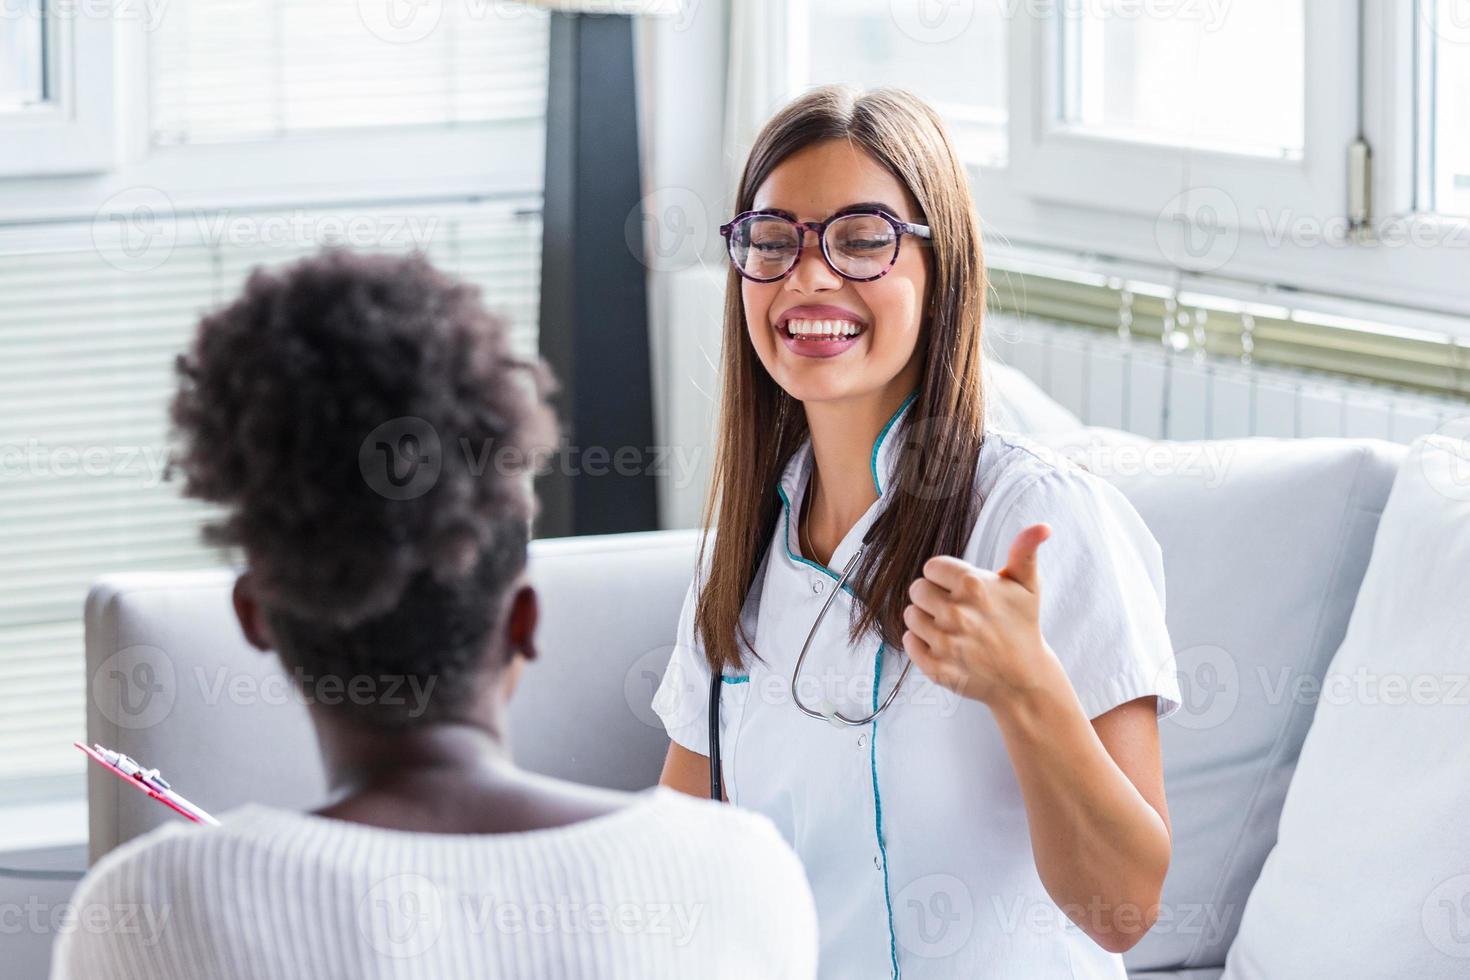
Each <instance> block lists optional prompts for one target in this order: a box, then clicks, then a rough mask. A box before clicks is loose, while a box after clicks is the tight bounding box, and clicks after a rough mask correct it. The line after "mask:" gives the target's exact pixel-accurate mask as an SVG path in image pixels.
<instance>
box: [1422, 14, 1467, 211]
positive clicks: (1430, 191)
mask: <svg viewBox="0 0 1470 980" xmlns="http://www.w3.org/2000/svg"><path fill="white" fill-rule="evenodd" d="M1420 10H1421V13H1422V14H1423V16H1424V20H1425V22H1426V24H1427V26H1428V27H1429V30H1427V31H1424V32H1423V34H1422V35H1421V36H1422V37H1423V38H1424V45H1423V47H1422V48H1421V51H1420V56H1421V57H1422V58H1425V59H1427V61H1426V64H1425V65H1424V66H1421V67H1422V68H1425V69H1427V70H1421V72H1420V78H1421V79H1423V80H1424V83H1425V91H1424V92H1423V93H1422V97H1423V98H1424V99H1426V100H1427V101H1426V104H1425V106H1424V107H1423V109H1422V110H1421V114H1420V118H1421V119H1423V120H1424V124H1425V126H1426V129H1427V132H1426V133H1424V134H1421V145H1422V146H1423V149H1424V151H1425V152H1424V153H1423V154H1422V156H1421V159H1422V160H1423V162H1424V166H1425V168H1426V172H1425V173H1424V174H1422V175H1421V184H1420V186H1421V199H1420V207H1421V209H1423V210H1426V211H1437V212H1439V213H1440V214H1452V215H1457V216H1460V217H1470V16H1467V7H1466V5H1465V4H1464V3H1463V2H1461V0H1420Z"/></svg>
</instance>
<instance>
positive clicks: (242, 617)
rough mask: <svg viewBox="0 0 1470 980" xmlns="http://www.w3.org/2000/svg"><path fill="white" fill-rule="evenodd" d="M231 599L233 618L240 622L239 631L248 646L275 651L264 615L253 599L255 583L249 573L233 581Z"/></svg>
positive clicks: (244, 573)
mask: <svg viewBox="0 0 1470 980" xmlns="http://www.w3.org/2000/svg"><path fill="white" fill-rule="evenodd" d="M232 598H233V600H234V603H235V618H236V619H238V620H239V621H240V631H241V632H243V633H244V634H245V639H246V640H247V641H248V642H249V643H250V645H251V646H253V647H255V649H257V650H263V651H269V650H273V649H275V644H274V643H272V642H271V637H270V630H269V629H268V628H267V626H266V624H265V614H264V612H263V611H262V610H261V608H260V603H259V602H258V601H257V600H256V598H255V583H254V581H253V580H252V579H251V577H250V573H249V572H242V573H241V574H240V577H239V578H237V579H235V589H234V593H233V595H232Z"/></svg>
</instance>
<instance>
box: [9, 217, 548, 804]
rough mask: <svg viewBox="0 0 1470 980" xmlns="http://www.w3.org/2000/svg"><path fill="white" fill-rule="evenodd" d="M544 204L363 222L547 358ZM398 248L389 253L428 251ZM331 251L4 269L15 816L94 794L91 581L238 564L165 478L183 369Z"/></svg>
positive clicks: (234, 248)
mask: <svg viewBox="0 0 1470 980" xmlns="http://www.w3.org/2000/svg"><path fill="white" fill-rule="evenodd" d="M539 205H540V202H539V198H535V197H527V198H515V199H501V200H495V201H490V202H485V203H481V204H476V205H464V204H454V205H446V206H444V207H441V208H438V209H434V210H430V209H425V208H424V207H422V206H420V207H417V208H415V209H413V211H412V212H409V211H407V210H406V209H402V208H399V209H394V208H383V209H380V210H376V211H365V210H355V211H354V212H353V214H352V216H353V217H355V218H356V219H358V222H359V227H362V226H363V223H364V222H366V226H367V227H382V228H393V227H399V226H400V225H401V223H402V222H403V220H404V219H405V218H406V217H414V218H416V219H418V221H419V224H418V227H420V228H431V229H432V233H431V234H430V235H428V241H427V246H426V247H425V249H424V250H425V252H426V253H427V254H428V256H429V257H430V259H431V260H432V261H434V262H435V263H436V264H437V265H439V266H440V267H441V268H443V269H445V270H447V271H450V272H453V273H455V274H457V275H460V276H462V277H464V278H466V279H467V280H469V281H471V282H474V283H476V284H478V285H480V286H481V288H482V289H483V290H484V295H485V298H486V303H487V305H488V306H489V307H490V308H492V309H495V310H498V311H500V312H502V313H504V314H505V315H506V316H508V317H509V318H510V319H511V321H512V323H513V325H514V334H513V343H514V346H515V347H516V349H517V350H518V351H519V352H521V353H523V354H531V353H534V352H535V351H536V348H537V334H536V317H537V309H538V297H539V283H540V216H539V214H540V212H539ZM232 214H235V212H232ZM236 217H237V218H239V217H241V216H240V215H238V214H236ZM344 217H346V216H345V215H343V214H341V213H335V214H332V215H326V214H322V213H315V214H313V213H310V212H292V213H291V214H290V215H282V214H272V213H270V212H256V213H253V214H249V215H245V216H244V220H248V221H254V222H256V223H258V225H260V226H261V227H269V226H270V222H271V221H272V220H273V219H278V218H289V219H290V220H291V221H292V222H294V223H295V225H294V226H296V227H304V228H308V229H310V228H313V227H329V223H328V221H327V220H326V219H332V221H333V222H337V223H340V221H341V220H342V219H343V218H344ZM316 219H323V220H321V221H317V220H316ZM83 234H85V233H83ZM18 237H24V236H18ZM196 238H197V236H196ZM385 238H388V239H391V240H387V241H385V243H384V245H383V246H381V247H378V248H374V249H371V250H376V251H404V250H406V249H407V248H409V247H411V246H412V244H413V242H411V241H398V240H396V239H392V236H385ZM324 240H330V237H329V236H324ZM227 241H228V239H226V242H227ZM322 243H323V240H303V241H298V242H295V243H291V244H274V245H266V244H255V245H250V246H244V245H230V244H227V243H220V242H210V241H205V240H196V239H195V238H191V237H190V234H189V233H188V229H180V233H179V235H178V237H177V243H176V244H175V245H174V246H173V247H172V250H171V251H170V253H169V254H168V256H167V259H166V260H165V261H163V262H162V264H160V265H158V266H157V267H156V268H153V269H149V270H145V271H137V270H136V269H132V270H128V271H124V270H122V269H119V268H117V267H115V264H109V262H108V261H107V259H106V254H105V252H104V251H103V250H98V249H94V248H90V247H86V248H84V247H81V246H80V245H78V246H77V247H75V248H60V247H57V248H49V247H48V250H46V251H29V252H13V253H11V254H0V296H4V297H5V302H4V303H3V304H0V758H3V759H4V760H5V765H4V767H3V768H0V801H3V800H6V799H15V800H19V799H25V798H37V797H43V796H53V795H56V794H58V793H65V792H73V793H74V792H79V791H80V786H81V783H80V779H81V773H82V766H81V763H82V761H84V760H83V759H82V757H81V754H80V753H78V752H77V751H76V750H75V749H73V748H71V746H70V742H71V741H72V740H73V739H77V738H82V737H83V729H84V720H85V698H86V697H87V692H86V689H85V686H86V685H85V679H84V677H83V673H84V672H83V669H82V663H83V660H82V654H83V647H82V638H83V633H82V620H81V613H82V605H83V600H84V599H85V596H86V592H87V589H88V587H89V585H90V584H91V582H92V581H93V580H94V579H96V578H97V577H98V576H99V575H102V574H105V573H109V572H119V571H132V570H147V569H187V568H198V567H207V566H211V565H217V564H219V563H221V562H222V561H225V560H227V556H225V555H221V554H219V553H217V552H215V551H214V550H212V549H207V548H205V547H204V546H203V545H201V544H200V541H199V526H200V523H201V520H202V519H203V518H204V517H205V516H206V514H207V513H208V511H207V509H206V508H205V507H204V506H203V505H201V504H199V503H197V502H194V501H188V500H185V499H183V498H182V497H181V496H180V493H179V484H178V482H177V481H165V480H164V478H163V469H164V465H165V462H166V457H165V453H166V446H167V441H166V440H167V419H166V408H167V404H168V401H169V398H170V397H171V395H172V391H173V388H174V384H175V382H174V378H173V373H172V372H173V360H174V356H175V355H176V354H177V353H178V352H180V351H181V350H183V348H184V347H185V345H186V344H187V343H188V341H189V339H190V337H191V336H192V332H193V328H194V326H195V324H196V322H197V320H198V317H199V315H200V314H201V313H202V312H203V311H205V310H206V309H209V308H212V307H215V306H217V305H218V304H220V303H222V302H225V301H228V300H229V299H230V298H231V297H232V296H233V295H235V294H236V293H237V292H238V290H239V287H240V286H241V284H242V283H243V281H244V278H245V276H246V275H247V273H248V271H249V270H250V269H251V268H252V267H254V266H256V265H260V264H266V265H273V264H277V263H282V262H287V261H290V260H292V259H294V258H297V257H300V256H302V255H305V254H308V253H311V252H314V251H315V250H316V249H317V247H318V246H319V245H320V244H322Z"/></svg>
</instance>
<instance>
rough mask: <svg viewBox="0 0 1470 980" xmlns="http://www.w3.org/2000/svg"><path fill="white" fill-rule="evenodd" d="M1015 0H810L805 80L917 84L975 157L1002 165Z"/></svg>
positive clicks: (977, 160) (965, 154)
mask: <svg viewBox="0 0 1470 980" xmlns="http://www.w3.org/2000/svg"><path fill="white" fill-rule="evenodd" d="M1009 2H1010V0H978V2H974V3H961V4H949V3H945V4H932V3H928V2H921V3H892V2H891V0H810V4H809V6H808V7H807V9H806V13H805V19H806V24H805V33H806V35H807V36H809V37H810V38H811V39H812V43H811V48H810V64H809V66H808V73H807V78H806V80H805V82H806V84H809V85H820V84H827V83H842V84H848V85H854V86H857V87H859V88H875V87H879V86H884V85H892V86H897V87H899V88H906V89H909V90H910V91H913V92H915V93H916V94H918V95H921V96H923V97H924V98H925V99H927V100H928V101H929V102H930V103H932V104H933V105H934V106H935V108H937V109H938V110H939V112H940V113H941V114H942V115H943V116H944V117H945V120H946V122H948V123H949V125H950V127H951V130H952V131H953V134H954V137H955V140H956V141H957V142H958V143H959V149H960V153H961V155H962V156H963V157H964V158H965V159H966V160H967V161H969V162H971V163H975V164H984V165H986V166H1000V165H1002V164H1004V163H1005V157H1006V115H1007V111H1008V110H1007V106H1006V30H1005V20H1004V13H1005V7H1006V6H1007V4H1008V3H1009Z"/></svg>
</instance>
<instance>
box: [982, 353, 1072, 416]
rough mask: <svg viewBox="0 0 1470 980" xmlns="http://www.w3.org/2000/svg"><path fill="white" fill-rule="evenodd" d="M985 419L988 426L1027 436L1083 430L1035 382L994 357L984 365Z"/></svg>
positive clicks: (1069, 413) (1065, 410)
mask: <svg viewBox="0 0 1470 980" xmlns="http://www.w3.org/2000/svg"><path fill="white" fill-rule="evenodd" d="M985 417H986V424H987V425H994V426H995V427H996V428H997V429H1004V430H1006V431H1007V432H1020V433H1022V434H1026V435H1038V434H1041V433H1048V432H1072V431H1074V430H1076V429H1080V428H1082V420H1081V419H1079V418H1078V417H1077V416H1075V415H1073V414H1072V413H1071V412H1069V411H1068V410H1067V409H1065V408H1063V407H1062V406H1061V405H1060V404H1058V403H1057V401H1056V400H1055V399H1053V398H1052V397H1051V396H1050V395H1048V394H1047V393H1046V392H1044V391H1042V390H1041V387H1040V386H1039V385H1037V384H1036V382H1034V381H1032V380H1031V379H1030V378H1028V377H1026V375H1024V374H1022V373H1021V371H1020V370H1019V369H1017V368H1013V367H1011V366H1010V365H1008V364H1002V363H1001V362H999V361H997V360H996V359H995V358H993V357H992V358H989V359H987V360H986V362H985Z"/></svg>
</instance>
